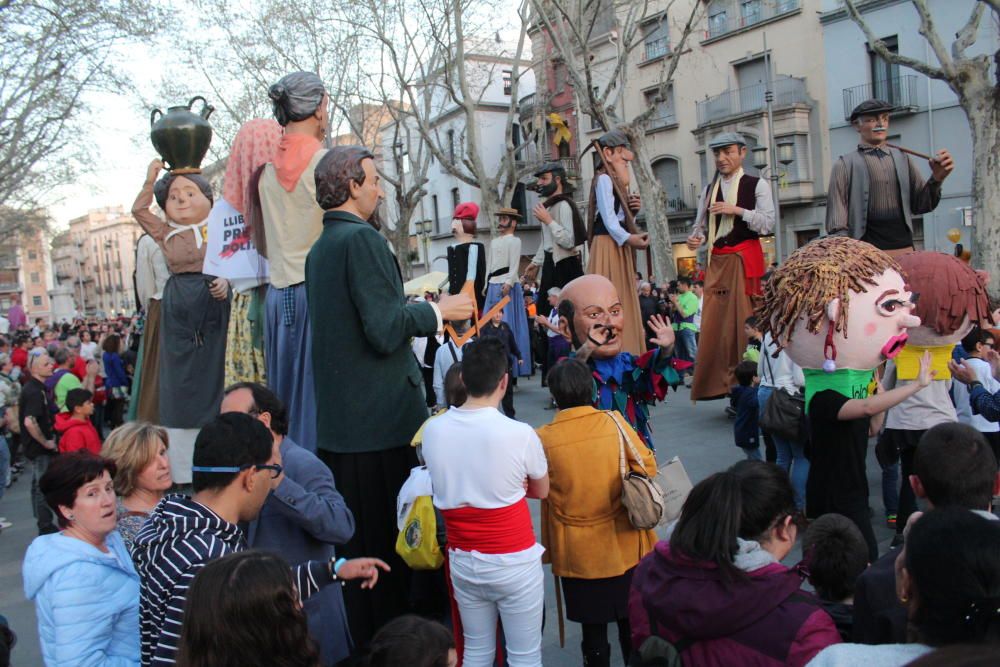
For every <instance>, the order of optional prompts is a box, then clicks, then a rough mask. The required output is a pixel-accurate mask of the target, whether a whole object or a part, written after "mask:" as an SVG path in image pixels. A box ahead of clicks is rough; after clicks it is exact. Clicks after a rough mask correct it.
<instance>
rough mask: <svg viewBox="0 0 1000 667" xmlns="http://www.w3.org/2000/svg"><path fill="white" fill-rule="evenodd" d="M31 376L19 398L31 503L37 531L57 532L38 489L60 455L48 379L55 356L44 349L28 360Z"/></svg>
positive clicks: (20, 422) (19, 418)
mask: <svg viewBox="0 0 1000 667" xmlns="http://www.w3.org/2000/svg"><path fill="white" fill-rule="evenodd" d="M28 372H29V373H30V374H31V378H30V379H29V380H28V381H27V382H26V383H25V384H24V388H22V389H21V396H20V398H19V399H18V402H17V405H18V423H19V425H20V427H21V442H22V443H23V445H24V456H25V457H26V458H27V459H28V461H30V462H31V504H32V507H33V508H34V514H35V519H36V520H37V522H38V534H39V535H46V534H48V533H54V532H56V531H57V530H58V529H57V528H56V526H55V522H54V518H53V516H52V511H51V510H50V509H49V507H48V505H46V504H45V496H43V495H42V493H41V491H40V490H39V488H38V480H40V479H41V478H42V475H44V474H45V471H46V470H48V469H49V462H50V461H51V460H52V457H53V456H55V455H56V454H58V449H57V448H56V441H55V436H54V433H53V430H52V409H51V407H50V402H49V397H48V392H46V391H45V380H47V379H48V378H50V377H51V376H52V359H51V358H49V355H48V354H46V353H44V352H42V353H41V354H38V355H35V356H32V357H31V358H30V359H29V360H28Z"/></svg>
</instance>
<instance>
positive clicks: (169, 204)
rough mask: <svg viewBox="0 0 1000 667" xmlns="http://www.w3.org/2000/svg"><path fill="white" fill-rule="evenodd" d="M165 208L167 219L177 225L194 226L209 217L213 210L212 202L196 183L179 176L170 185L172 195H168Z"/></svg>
mask: <svg viewBox="0 0 1000 667" xmlns="http://www.w3.org/2000/svg"><path fill="white" fill-rule="evenodd" d="M164 208H165V209H166V212H167V217H168V218H170V219H171V220H173V221H174V222H176V223H177V224H179V225H194V224H197V223H199V222H201V221H202V220H204V219H205V218H207V217H208V214H209V213H210V212H211V210H212V202H211V201H209V199H208V197H206V196H205V193H203V192H202V191H201V188H199V187H198V185H197V184H196V183H195V182H194V181H192V180H191V179H189V178H185V177H183V176H177V177H175V178H174V181H173V183H171V184H170V193H169V194H168V195H167V201H166V206H165V207H164Z"/></svg>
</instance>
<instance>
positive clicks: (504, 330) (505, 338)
mask: <svg viewBox="0 0 1000 667" xmlns="http://www.w3.org/2000/svg"><path fill="white" fill-rule="evenodd" d="M490 336H492V337H493V338H499V339H500V341H501V342H502V343H503V346H504V350H506V352H507V372H508V373H510V375H511V377H512V378H513V377H514V364H515V363H517V362H519V361H520V360H521V351H520V350H519V349H518V347H517V341H516V340H514V332H513V331H511V328H510V325H509V324H507V323H506V322H504V321H503V308H501V309H500V310H498V311H497V312H496V313H494V315H493V317H492V318H491V319H490V321H489V322H487V323H486V325H485V326H483V327H481V328H480V329H479V337H480V338H485V337H490ZM513 385H514V383H513V382H508V383H507V392H506V393H505V394H504V395H503V400H502V401H501V402H500V405H501V407H502V408H503V413H504V414H505V415H506V416H507V417H509V418H511V419H513V418H514V386H513Z"/></svg>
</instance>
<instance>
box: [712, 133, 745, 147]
mask: <svg viewBox="0 0 1000 667" xmlns="http://www.w3.org/2000/svg"><path fill="white" fill-rule="evenodd" d="M733 145H736V146H746V145H747V140H746V139H744V138H743V135H742V134H740V133H739V132H723V133H722V134H720V135H718V136H717V137H715V138H714V139H712V140H711V141H710V142H708V147H709V148H710V149H712V150H715V149H716V148H723V147H725V146H733Z"/></svg>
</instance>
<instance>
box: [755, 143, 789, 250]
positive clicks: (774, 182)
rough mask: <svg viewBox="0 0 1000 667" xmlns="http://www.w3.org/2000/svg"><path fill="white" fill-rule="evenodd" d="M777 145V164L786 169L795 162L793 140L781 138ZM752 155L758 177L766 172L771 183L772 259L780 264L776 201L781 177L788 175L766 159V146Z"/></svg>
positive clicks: (760, 147) (779, 209) (779, 206)
mask: <svg viewBox="0 0 1000 667" xmlns="http://www.w3.org/2000/svg"><path fill="white" fill-rule="evenodd" d="M777 145H778V162H780V163H781V164H783V165H784V166H785V167H786V168H787V167H788V165H790V164H791V163H793V162H795V140H794V139H793V138H791V137H783V138H781V139H778V140H777ZM751 152H752V153H753V166H754V167H756V168H757V171H759V172H760V175H761V176H762V177H763V176H764V172H768V177H767V179H768V180H769V181H770V182H771V197H772V198H773V200H774V257H775V259H776V260H777V261H778V262H780V261H781V202H780V201H778V185H779V182H780V181H781V178H782V177H783V176H786V175H787V174H788V172H787V171H781V170H779V169H778V168H777V166H776V165H773V164H770V160H769V159H768V151H767V146H754V147H753V148H752V149H751Z"/></svg>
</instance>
